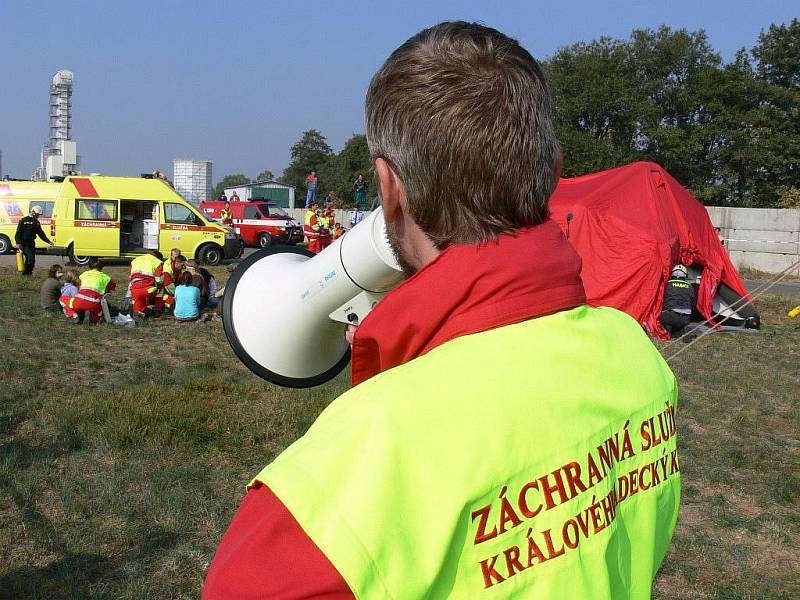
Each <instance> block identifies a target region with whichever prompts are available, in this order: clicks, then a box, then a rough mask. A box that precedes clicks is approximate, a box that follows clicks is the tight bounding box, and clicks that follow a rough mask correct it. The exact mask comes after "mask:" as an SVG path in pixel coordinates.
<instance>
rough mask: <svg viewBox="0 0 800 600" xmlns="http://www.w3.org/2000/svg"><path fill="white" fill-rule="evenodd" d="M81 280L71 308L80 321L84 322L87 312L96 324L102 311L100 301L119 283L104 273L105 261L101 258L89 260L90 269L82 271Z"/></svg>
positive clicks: (71, 300)
mask: <svg viewBox="0 0 800 600" xmlns="http://www.w3.org/2000/svg"><path fill="white" fill-rule="evenodd" d="M80 280H81V286H80V287H79V288H78V293H77V294H75V296H74V297H72V298H70V300H69V308H70V310H71V311H74V312H75V313H76V314H77V315H78V322H79V323H83V320H84V319H85V317H86V313H89V320H90V322H91V324H92V325H96V324H97V322H98V321H99V320H100V313H101V312H102V307H101V305H100V301H101V300H102V299H103V297H104V296H105V295H106V293H108V292H112V291H114V290H115V289H116V287H117V284H116V283H114V281H113V280H112V279H111V276H110V275H106V274H105V273H103V261H102V260H100V259H99V258H92V259H91V260H90V261H89V270H88V271H84V272H83V273H81V275H80Z"/></svg>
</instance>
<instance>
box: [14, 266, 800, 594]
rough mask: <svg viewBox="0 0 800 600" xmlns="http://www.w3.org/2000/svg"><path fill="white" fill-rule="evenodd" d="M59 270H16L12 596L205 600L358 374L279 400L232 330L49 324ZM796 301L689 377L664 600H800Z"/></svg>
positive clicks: (765, 310)
mask: <svg viewBox="0 0 800 600" xmlns="http://www.w3.org/2000/svg"><path fill="white" fill-rule="evenodd" d="M107 271H108V272H109V273H110V274H111V275H112V276H114V277H115V278H116V279H117V280H121V281H124V280H125V279H124V274H125V271H126V269H124V268H122V267H111V268H108V269H107ZM214 271H215V274H216V275H218V276H219V277H220V279H221V280H224V278H225V276H226V273H225V271H224V269H221V268H219V269H214ZM43 274H44V272H43V270H37V275H36V276H35V277H34V278H32V279H30V280H23V278H22V277H20V276H18V275H17V274H16V272H14V271H13V270H12V269H10V268H0V340H2V344H3V349H2V353H1V354H0V355H1V356H2V358H0V381H1V382H2V383H0V598H196V597H198V596H199V590H200V586H201V584H202V581H203V578H204V576H205V572H206V569H207V568H208V565H209V562H210V560H211V557H212V556H213V552H214V550H215V548H216V545H217V543H218V542H219V539H220V537H221V536H222V533H223V532H224V530H225V528H226V527H227V525H228V523H229V521H230V518H231V516H232V515H233V512H234V511H235V509H236V507H237V505H238V503H239V501H240V500H241V498H242V496H243V494H244V486H245V484H246V483H247V481H248V480H249V479H250V478H251V477H252V476H253V475H254V474H255V473H257V472H258V471H259V469H260V468H261V467H262V466H263V465H264V464H266V463H267V462H269V461H270V460H271V459H272V458H273V457H274V456H275V455H276V454H277V453H278V452H280V451H281V450H282V449H283V448H285V447H286V446H287V445H288V444H290V443H291V442H292V441H293V440H295V439H296V438H297V437H299V436H300V435H302V433H303V432H304V431H305V430H306V429H307V428H308V426H309V425H310V424H311V423H312V422H313V420H314V419H315V417H316V415H317V414H319V412H320V411H321V410H322V409H323V408H324V407H325V405H326V404H327V403H328V402H330V401H331V400H332V399H333V398H335V397H336V396H337V395H338V394H339V393H341V392H342V391H343V390H344V389H346V388H347V386H348V384H349V377H348V374H347V373H343V374H342V375H340V376H339V377H338V378H337V379H336V380H334V381H333V382H331V383H329V384H328V385H325V386H322V387H320V388H317V389H312V390H300V391H298V390H286V389H282V388H277V387H274V386H271V385H269V384H267V383H265V382H263V381H261V380H260V379H258V378H256V377H255V376H253V375H251V374H250V372H249V371H247V369H246V368H245V367H244V366H243V365H242V364H241V363H240V362H239V361H238V359H236V357H235V356H234V354H233V352H232V351H231V349H230V347H229V346H228V343H227V341H226V340H225V335H224V332H223V329H222V325H221V323H220V321H219V320H215V321H212V322H209V323H196V324H195V323H189V324H178V323H175V322H173V321H172V320H171V319H168V318H165V319H160V320H153V321H148V322H145V323H144V324H142V325H141V326H138V327H136V328H132V329H124V328H116V327H112V326H107V325H100V326H96V327H91V326H89V325H83V326H79V325H73V324H71V323H69V322H67V321H66V319H63V318H61V317H59V316H57V315H56V316H49V315H45V314H42V311H41V310H40V309H39V306H38V302H39V293H38V290H39V285H40V284H41V281H42V277H43ZM123 287H124V286H123ZM120 298H121V292H116V293H115V294H114V298H113V299H114V300H115V301H116V302H117V303H119V302H120ZM793 300H795V302H794V303H793ZM795 303H796V299H791V298H785V297H778V296H767V297H765V298H764V299H763V301H761V302H760V303H759V309H760V310H761V312H762V317H763V321H764V331H763V333H761V334H760V335H736V336H734V335H712V336H708V337H707V338H705V339H703V340H701V341H700V342H698V343H697V344H695V345H694V346H693V347H692V348H691V349H689V350H688V351H687V352H685V353H683V354H682V355H681V356H680V357H679V358H678V359H677V360H676V361H675V363H674V364H673V368H674V369H675V372H676V374H677V375H678V378H679V381H680V382H681V407H680V413H679V431H680V438H679V440H680V446H681V452H682V461H681V469H682V472H683V477H684V479H683V481H684V484H683V490H684V501H683V506H682V512H681V518H680V521H679V525H678V531H677V534H676V537H675V540H674V542H673V545H672V548H671V551H670V554H669V556H668V558H667V561H666V563H665V565H664V567H663V568H662V571H661V573H660V574H659V577H658V580H657V582H656V586H655V597H657V598H663V599H665V600H666V599H675V598H715V599H720V600H722V599H725V600H734V599H778V598H786V599H789V598H797V597H800V577H799V576H798V573H799V572H800V558H798V557H800V510H798V509H799V508H800V504H798V497H799V495H800V448H798V445H799V443H798V426H799V425H800V409H799V408H798V395H799V394H798V392H799V391H800V368H799V367H798V357H799V356H800V352H799V351H798V347H800V344H799V342H800V319H795V320H791V319H788V318H787V317H786V316H785V315H786V311H787V310H788V309H789V308H791V306H793V305H794V304H795ZM678 347H679V346H674V347H672V348H670V349H668V350H665V354H670V353H671V352H672V351H674V350H675V349H677V348H678Z"/></svg>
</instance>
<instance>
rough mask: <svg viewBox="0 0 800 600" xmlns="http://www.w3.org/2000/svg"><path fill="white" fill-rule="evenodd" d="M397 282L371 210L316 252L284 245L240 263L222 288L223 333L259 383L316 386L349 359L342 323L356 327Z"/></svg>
mask: <svg viewBox="0 0 800 600" xmlns="http://www.w3.org/2000/svg"><path fill="white" fill-rule="evenodd" d="M402 279H403V273H402V271H401V270H400V266H399V265H398V264H397V260H396V259H395V257H394V254H393V253H392V250H391V247H390V246H389V241H388V239H387V237H386V229H385V225H384V221H383V211H382V210H381V209H378V210H376V211H373V212H372V213H371V214H370V215H369V216H368V217H366V218H365V219H364V220H363V221H361V223H359V224H358V225H356V226H355V227H353V229H351V230H350V231H348V232H347V233H346V234H345V235H343V236H342V237H340V238H339V239H338V240H336V241H335V242H334V243H333V244H331V245H330V246H328V247H327V248H325V249H324V250H323V251H322V252H320V253H319V254H316V255H315V254H313V253H311V252H309V251H308V250H306V249H305V248H298V247H294V246H284V247H282V248H281V247H276V248H267V249H265V250H261V251H259V252H256V253H254V254H251V255H250V256H248V257H247V258H246V259H245V260H243V261H242V262H241V263H240V264H239V266H238V268H237V269H236V270H235V271H234V272H233V274H232V275H231V278H230V280H229V281H228V283H227V285H226V287H225V295H224V299H223V303H222V308H223V310H222V315H223V316H222V322H223V325H224V327H225V335H226V336H227V337H228V341H229V342H230V344H231V347H232V348H233V351H234V352H235V353H236V355H237V356H238V357H239V359H240V360H241V361H242V362H243V363H244V364H245V365H246V366H247V367H248V368H249V369H250V370H251V371H253V373H255V374H256V375H258V376H259V377H262V378H264V379H266V380H267V381H269V382H271V383H275V384H278V385H281V386H283V387H312V386H315V385H320V384H322V383H325V382H326V381H328V380H330V379H332V378H333V377H335V376H336V375H338V374H339V372H341V371H342V369H344V368H345V367H346V366H347V363H348V362H349V360H350V345H349V344H348V343H347V340H346V339H345V336H344V330H345V325H344V324H346V323H352V324H355V325H357V324H358V323H360V322H361V321H363V319H364V317H366V316H367V314H369V312H370V311H371V310H372V308H373V307H374V306H375V305H376V304H377V303H378V302H379V301H380V299H381V298H382V297H383V296H384V295H385V294H386V292H388V291H389V290H391V289H392V288H394V287H395V286H396V285H397V284H398V283H399V282H400V281H402Z"/></svg>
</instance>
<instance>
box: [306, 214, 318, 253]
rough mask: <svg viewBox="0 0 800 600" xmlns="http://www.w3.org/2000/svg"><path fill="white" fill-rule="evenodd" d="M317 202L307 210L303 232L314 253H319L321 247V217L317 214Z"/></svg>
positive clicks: (309, 247)
mask: <svg viewBox="0 0 800 600" xmlns="http://www.w3.org/2000/svg"><path fill="white" fill-rule="evenodd" d="M317 207H318V205H317V203H316V202H312V203H311V206H310V207H309V208H308V210H307V211H306V215H305V218H304V219H303V233H304V234H305V236H306V240H307V242H308V249H309V250H310V251H311V252H313V253H314V254H316V253H318V252H319V251H320V250H321V248H320V247H319V236H320V229H321V225H320V222H319V217H318V216H317Z"/></svg>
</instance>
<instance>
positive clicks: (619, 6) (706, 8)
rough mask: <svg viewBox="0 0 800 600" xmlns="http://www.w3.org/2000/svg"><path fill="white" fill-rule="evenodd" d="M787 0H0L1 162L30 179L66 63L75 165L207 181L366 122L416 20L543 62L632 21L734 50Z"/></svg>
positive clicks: (774, 18)
mask: <svg viewBox="0 0 800 600" xmlns="http://www.w3.org/2000/svg"><path fill="white" fill-rule="evenodd" d="M798 14H800V10H799V9H798V8H797V3H796V2H789V1H788V0H787V1H784V2H776V1H771V0H763V1H760V2H749V1H736V0H729V1H722V0H712V1H698V0H694V1H692V2H687V1H683V0H679V1H664V0H660V1H656V2H634V1H621V0H615V1H608V2H589V1H586V2H575V1H571V0H563V1H561V2H558V3H556V2H552V3H544V2H537V1H528V2H525V1H508V2H504V1H502V0H495V1H493V2H477V1H461V2H452V1H439V2H424V1H418V0H407V1H405V2H385V3H376V2H367V1H360V0H359V1H352V2H334V1H331V0H328V1H326V2H316V1H315V2H301V1H295V2H292V1H272V2H266V1H263V2H240V1H235V0H231V1H228V2H219V1H217V2H209V1H205V0H202V1H200V0H198V1H194V2H189V1H177V0H175V1H171V0H162V1H160V2H151V1H148V0H140V1H138V2H114V1H106V2H100V1H89V0H85V1H75V2H70V1H66V2H62V3H59V4H56V3H54V2H33V1H22V0H4V1H3V2H2V3H0V24H2V36H0V65H2V75H1V79H0V149H1V150H2V151H3V173H8V174H11V175H12V176H15V177H29V176H30V173H31V171H32V170H33V168H34V167H35V166H37V164H38V160H39V151H40V149H41V146H42V144H43V143H44V142H46V138H47V109H48V107H47V101H48V86H49V82H50V79H51V77H52V75H53V73H55V71H57V70H58V69H61V68H67V69H71V70H72V71H74V72H75V91H74V95H73V136H74V138H75V139H76V140H77V141H78V151H79V153H80V154H81V157H82V161H83V162H82V167H83V170H84V172H90V171H92V172H102V173H106V174H113V175H136V174H139V173H141V172H145V171H152V170H154V169H156V168H158V169H161V170H163V171H165V172H167V173H168V174H171V173H172V159H173V158H202V159H210V160H213V161H214V180H215V181H218V180H219V179H221V177H222V176H223V175H225V174H229V173H233V172H243V173H245V174H246V175H248V176H250V177H254V176H255V175H256V174H257V173H258V172H260V171H261V170H263V169H265V168H269V169H271V170H272V171H274V172H275V173H276V174H280V172H281V171H282V170H283V169H284V167H285V166H286V165H287V164H288V162H289V148H290V147H291V145H292V144H294V143H295V142H296V141H297V140H298V139H299V137H300V135H301V134H302V132H303V131H304V130H306V129H309V128H311V127H315V128H317V129H319V130H320V131H322V132H323V134H325V135H326V136H327V137H328V141H329V143H330V144H331V146H333V148H334V149H335V150H339V149H341V147H342V145H343V143H344V142H345V141H346V140H347V139H348V138H349V137H350V136H351V135H352V134H353V133H361V132H363V100H364V94H365V92H366V89H367V86H368V84H369V80H370V77H371V76H372V74H373V73H374V72H375V70H376V69H377V68H378V67H379V66H380V64H381V63H382V62H383V60H384V59H385V58H386V57H387V56H388V55H389V53H390V52H391V51H392V50H393V49H394V48H396V47H397V46H398V45H399V44H400V43H402V42H403V41H404V40H406V39H407V38H408V37H410V36H411V35H413V34H414V33H416V32H417V31H419V30H420V29H422V28H424V27H427V26H429V25H432V24H434V23H437V22H439V21H442V20H447V19H464V20H477V21H482V22H484V23H486V24H488V25H491V26H493V27H496V28H498V29H500V30H501V31H504V32H505V33H508V34H509V35H511V36H513V37H516V38H517V39H519V40H520V42H521V43H522V44H523V45H524V46H525V47H526V48H527V49H528V50H530V51H531V53H532V54H533V55H534V56H536V57H537V58H539V59H545V58H547V57H548V56H550V55H551V54H552V53H553V52H554V51H555V50H556V49H558V48H559V47H561V46H564V45H568V44H571V43H574V42H578V41H589V40H592V39H595V38H598V37H600V36H603V35H605V36H611V37H618V38H627V37H628V36H629V34H630V32H631V30H633V29H638V28H655V27H658V26H659V25H660V24H667V25H669V26H671V27H673V28H681V27H685V28H687V29H689V30H697V29H705V30H706V32H707V33H708V35H709V39H710V41H711V44H712V46H713V47H714V49H715V50H717V51H718V52H720V53H721V54H722V56H723V58H725V59H726V60H727V59H730V58H731V57H732V56H733V54H734V53H735V52H736V50H737V49H738V48H739V47H741V46H745V47H748V48H749V47H751V46H752V45H754V44H755V42H756V40H757V37H758V34H759V32H760V31H761V30H763V29H766V28H767V27H769V25H770V24H771V23H782V22H787V23H788V22H789V21H790V20H791V19H792V17H795V16H798Z"/></svg>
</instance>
